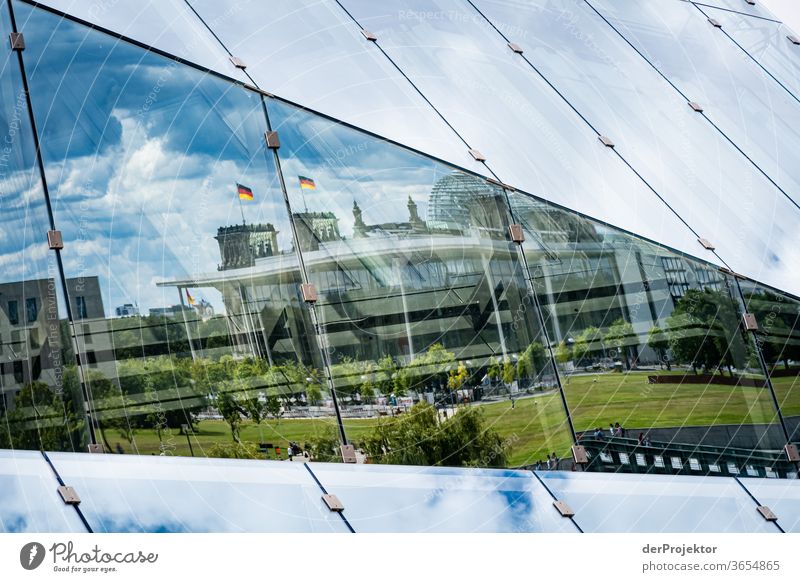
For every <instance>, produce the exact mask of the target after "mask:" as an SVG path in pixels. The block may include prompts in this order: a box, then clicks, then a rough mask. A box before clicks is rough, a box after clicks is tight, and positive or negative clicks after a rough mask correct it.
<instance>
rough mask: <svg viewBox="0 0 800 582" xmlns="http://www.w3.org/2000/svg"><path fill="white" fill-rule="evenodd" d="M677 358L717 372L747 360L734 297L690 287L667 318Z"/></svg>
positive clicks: (673, 353) (746, 348)
mask: <svg viewBox="0 0 800 582" xmlns="http://www.w3.org/2000/svg"><path fill="white" fill-rule="evenodd" d="M667 326H668V330H669V332H668V337H669V346H670V350H671V351H672V355H673V357H674V359H675V360H676V361H678V362H682V363H686V364H690V365H691V366H692V368H694V369H695V370H696V369H697V368H702V369H703V371H704V372H706V373H708V372H714V371H716V370H717V369H721V368H722V367H723V366H728V367H730V366H734V365H736V362H739V363H740V364H744V362H746V361H747V355H748V346H747V345H746V344H745V343H744V340H743V339H742V337H741V335H740V333H739V317H738V312H737V310H736V308H735V307H734V304H733V301H732V300H731V298H730V297H729V296H728V295H726V294H724V293H722V292H720V291H714V290H711V289H704V290H702V291H701V290H699V289H689V290H688V291H687V292H686V294H685V295H684V296H683V297H681V299H680V300H679V301H678V303H677V304H676V306H675V310H674V311H673V312H672V314H671V315H670V316H669V317H668V318H667Z"/></svg>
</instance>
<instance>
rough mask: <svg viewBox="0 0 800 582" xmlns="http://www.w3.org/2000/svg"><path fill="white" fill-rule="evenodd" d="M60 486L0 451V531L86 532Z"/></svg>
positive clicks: (25, 460)
mask: <svg viewBox="0 0 800 582" xmlns="http://www.w3.org/2000/svg"><path fill="white" fill-rule="evenodd" d="M4 8H5V7H4ZM57 488H58V481H57V480H56V476H55V475H54V474H53V470H52V469H51V468H50V467H49V466H48V464H47V462H46V461H45V460H44V458H43V457H42V454H41V453H40V452H38V451H36V452H34V451H2V450H0V491H2V492H3V493H2V495H0V533H23V532H24V533H31V532H38V533H59V532H78V533H83V532H86V528H85V527H84V526H83V523H81V520H80V517H78V513H77V512H76V511H75V508H74V507H71V506H69V505H65V504H64V502H63V501H62V500H61V498H60V497H59V496H58V493H57V492H56V489H57Z"/></svg>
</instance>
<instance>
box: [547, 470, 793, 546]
mask: <svg viewBox="0 0 800 582" xmlns="http://www.w3.org/2000/svg"><path fill="white" fill-rule="evenodd" d="M537 475H538V476H539V477H541V478H542V480H543V481H544V483H545V485H547V487H548V488H549V489H550V491H552V492H553V495H555V496H556V498H558V499H560V500H562V501H565V502H566V503H567V505H569V506H570V508H571V509H572V510H573V511H574V512H575V521H576V522H577V523H578V525H580V527H581V529H582V530H583V531H584V532H586V533H634V532H636V533H678V532H683V533H736V532H743V533H744V532H750V533H779V530H778V528H776V527H775V526H774V525H773V524H772V523H770V522H768V521H766V520H764V518H763V517H761V515H759V514H758V513H757V511H756V504H755V503H754V502H753V500H752V499H751V498H750V496H749V495H747V493H746V492H745V491H744V490H743V489H742V488H741V487H740V486H739V484H738V483H736V481H735V480H734V479H732V478H727V477H685V476H673V475H631V474H624V473H614V474H603V473H567V472H563V471H549V472H537Z"/></svg>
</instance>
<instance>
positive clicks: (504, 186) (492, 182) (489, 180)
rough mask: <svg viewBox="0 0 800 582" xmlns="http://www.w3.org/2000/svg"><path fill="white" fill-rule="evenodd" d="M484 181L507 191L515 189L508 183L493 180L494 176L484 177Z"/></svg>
mask: <svg viewBox="0 0 800 582" xmlns="http://www.w3.org/2000/svg"><path fill="white" fill-rule="evenodd" d="M486 181H487V182H489V184H494V185H495V186H498V187H500V188H503V189H504V190H508V191H509V192H516V191H517V189H516V188H514V186H509V185H508V184H504V183H503V182H501V181H499V180H495V179H494V178H486Z"/></svg>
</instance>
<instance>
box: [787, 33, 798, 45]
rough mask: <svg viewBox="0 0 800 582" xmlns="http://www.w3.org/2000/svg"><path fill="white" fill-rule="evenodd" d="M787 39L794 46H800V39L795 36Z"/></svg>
mask: <svg viewBox="0 0 800 582" xmlns="http://www.w3.org/2000/svg"><path fill="white" fill-rule="evenodd" d="M786 38H788V39H789V40H790V41H792V44H800V38H798V37H796V36H795V35H793V34H789V35H787V36H786Z"/></svg>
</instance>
